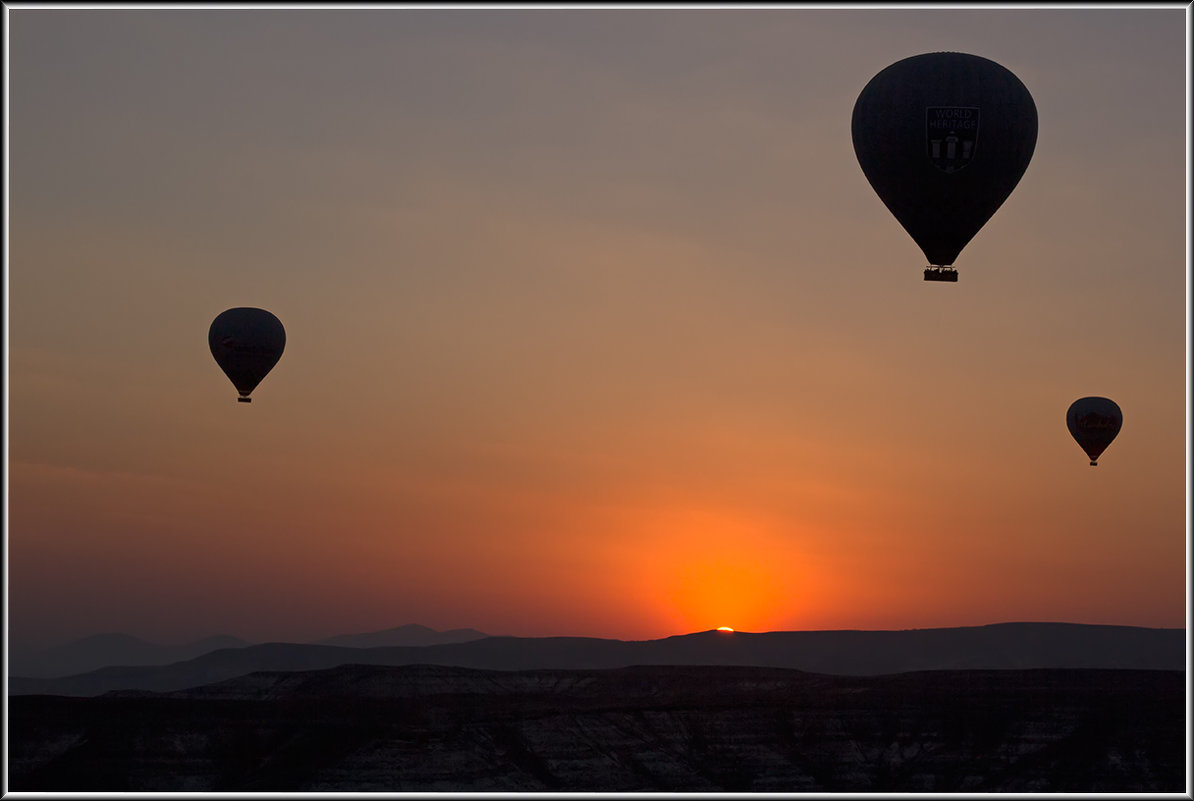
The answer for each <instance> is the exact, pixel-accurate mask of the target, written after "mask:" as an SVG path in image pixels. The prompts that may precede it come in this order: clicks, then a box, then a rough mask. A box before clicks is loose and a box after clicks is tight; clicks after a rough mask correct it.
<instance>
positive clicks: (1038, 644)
mask: <svg viewBox="0 0 1194 801" xmlns="http://www.w3.org/2000/svg"><path fill="white" fill-rule="evenodd" d="M1185 638H1186V632H1185V629H1153V628H1140V627H1134V626H1097V625H1083V624H1075V623H1001V624H994V625H989V626H974V627H962V628H940V629H910V630H905V631H852V630H847V631H788V632H768V633H763V634H752V633H746V632H732V633H731V632H721V631H707V632H699V633H696V634H686V635H678V636H675V637H666V638H664V639H660V640H641V641H630V642H627V641H623V640H607V639H598V638H593V637H537V638H535V637H531V638H524V637H486V638H483V639H479V640H472V641H470V642H463V643H452V644H445V645H431V646H422V647H385V648H344V647H336V646H329V645H300V644H294V643H266V644H262V645H254V646H249V647H246V648H240V649H222V650H219V651H214V652H212V653H208V654H205V655H203V656H200V657H198V658H195V659H192V660H188V661H185V662H177V663H174V664H170V665H163V666H160V667H109V668H104V669H102V670H97V671H93V672H90V673H84V674H80V675H77V676H68V677H63V678H57V679H38V678H30V677H20V676H12V677H10V678H9V694H10V695H29V694H43V695H76V696H93V695H100V694H102V693H106V692H109V691H111V690H122V689H133V690H152V691H157V692H165V691H170V690H181V689H184V688H187V687H197V686H199V685H203V684H210V683H212V682H217V681H222V680H225V679H230V678H234V677H236V676H243V675H246V674H249V673H253V672H257V671H294V670H319V669H323V668H330V667H335V666H337V665H344V664H368V665H412V664H427V665H443V666H454V667H466V668H476V669H487V670H541V669H554V670H578V669H586V670H587V669H603V668H620V667H628V666H632V665H722V666H732V665H741V666H751V667H774V668H788V669H795V670H803V671H809V672H814V673H828V674H839V675H859V676H865V675H881V674H888V673H903V672H907V671H923V670H957V669H985V670H996V669H999V670H1002V669H1017V668H1018V669H1024V668H1102V669H1143V670H1184V669H1185V660H1186V645H1185Z"/></svg>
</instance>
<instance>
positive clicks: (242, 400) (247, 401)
mask: <svg viewBox="0 0 1194 801" xmlns="http://www.w3.org/2000/svg"><path fill="white" fill-rule="evenodd" d="M236 402H237V403H252V402H253V399H252V398H237V399H236Z"/></svg>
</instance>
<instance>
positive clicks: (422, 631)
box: [312, 623, 489, 648]
mask: <svg viewBox="0 0 1194 801" xmlns="http://www.w3.org/2000/svg"><path fill="white" fill-rule="evenodd" d="M488 636H489V635H488V634H485V633H484V632H480V631H477V630H476V629H451V630H449V631H436V630H435V629H429V628H427V627H426V626H420V625H419V624H417V623H409V624H407V625H405V626H398V627H397V628H393V629H385V630H383V631H370V632H366V633H364V634H341V635H339V636H337V637H328V638H327V639H325V640H317V641H316V642H314V643H312V644H313V645H338V646H343V647H345V648H385V647H388V646H395V645H397V646H424V645H449V644H451V643H457V642H470V641H471V640H479V639H481V638H482V637H488Z"/></svg>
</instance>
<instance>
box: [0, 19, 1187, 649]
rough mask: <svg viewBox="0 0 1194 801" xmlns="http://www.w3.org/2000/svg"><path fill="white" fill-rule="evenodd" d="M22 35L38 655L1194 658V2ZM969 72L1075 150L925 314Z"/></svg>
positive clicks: (26, 565) (26, 437) (79, 29)
mask: <svg viewBox="0 0 1194 801" xmlns="http://www.w3.org/2000/svg"><path fill="white" fill-rule="evenodd" d="M7 14H8V18H9V21H10V25H11V32H10V37H11V38H10V45H11V54H10V64H11V67H12V72H11V78H10V81H11V99H10V103H11V107H10V113H11V121H12V122H11V125H10V128H9V134H10V138H11V144H10V159H11V161H10V181H9V192H10V201H11V210H10V217H9V225H10V231H11V241H10V246H9V254H8V255H9V259H8V282H9V287H8V288H9V293H6V295H7V297H8V298H9V301H8V314H9V339H8V343H9V350H8V357H9V358H8V370H9V373H8V375H9V395H8V400H9V407H8V435H9V447H8V467H9V471H8V493H9V494H8V525H7V536H8V549H9V550H8V553H9V563H8V564H9V568H8V591H9V602H10V606H9V617H8V624H9V632H10V636H11V638H12V639H13V641H14V642H17V643H21V644H24V643H29V644H48V643H51V642H57V641H61V640H65V639H69V638H72V637H79V636H84V635H87V634H92V633H96V632H103V631H122V632H126V633H130V634H134V635H137V636H142V637H145V638H147V639H154V640H158V641H162V642H181V641H183V640H185V639H189V638H197V637H199V636H204V635H207V634H213V633H228V634H234V635H237V636H241V637H244V638H246V639H249V640H255V641H263V640H279V639H285V640H294V641H304V640H312V639H317V638H321V637H326V636H331V635H334V634H341V633H352V632H361V631H369V630H375V629H382V628H389V627H392V626H397V625H401V624H404V623H421V624H424V625H428V626H431V627H433V628H438V629H448V628H458V627H473V628H477V629H480V630H482V631H486V632H488V633H493V634H515V635H524V636H539V635H553V634H581V635H593V636H605V637H618V638H622V639H640V638H648V637H659V636H666V635H670V634H676V633H682V632H687V631H695V630H702V629H708V628H715V627H717V626H732V627H733V628H735V629H737V630H740V631H768V630H791V629H821V628H892V629H898V628H915V627H930V626H953V625H977V624H984V623H993V622H1001V621H1012V620H1055V621H1071V622H1085V623H1116V624H1131V625H1144V626H1165V627H1170V626H1179V627H1180V626H1184V625H1185V615H1186V611H1185V610H1186V608H1187V604H1186V583H1187V566H1186V544H1187V541H1188V539H1187V538H1188V528H1187V523H1186V503H1187V497H1186V483H1187V480H1186V472H1187V470H1186V468H1187V465H1188V462H1187V454H1186V441H1187V436H1186V429H1185V425H1186V418H1187V414H1188V399H1187V397H1186V394H1185V393H1186V372H1185V371H1186V365H1187V364H1188V355H1187V350H1186V348H1187V344H1186V343H1187V336H1188V327H1187V318H1188V315H1187V311H1186V305H1185V304H1186V300H1185V298H1186V297H1187V292H1188V275H1189V273H1188V268H1186V267H1185V266H1184V265H1186V257H1185V253H1186V230H1185V221H1186V211H1187V205H1186V194H1185V186H1184V184H1183V179H1184V175H1183V170H1182V169H1181V165H1183V164H1184V160H1185V129H1184V120H1185V82H1184V81H1185V78H1184V76H1185V73H1186V70H1185V38H1184V35H1185V34H1184V31H1185V27H1184V25H1183V24H1182V20H1183V18H1184V14H1185V11H1184V10H1180V9H1168V10H1145V11H1139V10H1119V11H1113V10H1098V11H1095V10H1090V9H1074V10H1065V11H1060V10H1048V11H1046V10H1037V9H1018V10H1003V11H991V10H983V11H978V10H954V11H945V10H931V11H930V10H898V11H889V12H883V13H876V12H873V11H863V10H854V9H844V8H843V9H837V10H832V9H827V10H820V11H814V10H810V9H786V10H784V9H773V10H770V11H765V12H764V11H751V10H723V11H721V12H720V13H719V14H718V15H717V16H716V17H715V16H712V15H709V14H706V13H698V12H696V11H694V10H682V9H677V10H674V11H655V12H644V11H627V10H622V11H616V10H613V11H611V10H607V11H603V12H593V11H589V12H585V13H581V12H579V11H574V12H571V13H568V12H556V13H553V14H545V13H542V12H539V13H537V12H532V11H512V10H501V11H498V10H495V11H487V12H482V11H475V10H474V11H463V12H455V13H452V14H448V13H445V12H435V11H421V12H415V11H409V10H408V11H399V10H375V11H370V12H361V11H356V12H351V13H348V12H331V11H321V12H308V13H297V12H293V11H290V12H286V11H283V10H256V11H246V10H240V11H221V12H215V11H210V10H209V11H202V12H192V13H186V14H184V13H179V12H177V11H120V12H117V11H61V10H60V11H54V12H48V11H38V10H29V9H21V10H11V11H8V12H7ZM943 49H950V50H960V51H964V52H972V53H975V54H978V55H984V56H986V57H988V58H992V59H995V60H996V61H999V62H1000V63H1002V64H1004V65H1005V66H1007V67H1008V68H1009V69H1011V70H1012V71H1013V72H1015V73H1016V74H1017V75H1018V76H1019V77H1020V78H1021V79H1022V80H1023V81H1024V83H1025V84H1026V85H1027V87H1028V88H1029V90H1030V91H1031V92H1032V94H1033V96H1034V99H1035V102H1036V104H1037V107H1038V111H1039V116H1040V135H1039V138H1038V143H1037V148H1036V151H1035V154H1034V157H1033V161H1032V163H1031V165H1030V166H1029V168H1028V172H1027V173H1026V175H1025V177H1024V179H1023V180H1022V181H1021V183H1020V185H1019V186H1018V187H1017V188H1016V190H1015V192H1014V193H1013V195H1012V196H1011V198H1010V199H1009V200H1008V201H1007V203H1006V204H1005V206H1004V207H1003V208H1002V209H1000V210H999V212H997V214H996V215H995V217H994V218H992V220H991V221H990V222H989V223H988V224H987V226H986V227H985V228H984V229H983V230H982V231H981V232H980V233H979V234H978V236H976V237H975V239H974V240H973V241H972V242H971V243H970V245H968V246H967V248H966V249H965V250H964V251H963V253H962V255H961V257H960V258H959V260H958V262H957V265H958V269H959V272H960V279H959V281H958V283H957V284H927V283H925V282H923V281H922V280H921V269H922V267H923V266H924V265H923V256H922V254H920V252H919V250H918V249H917V248H916V246H915V244H914V243H912V241H911V240H910V238H909V237H908V236H907V234H905V233H904V231H903V230H902V229H901V228H900V227H899V226H898V224H897V223H896V222H895V221H894V219H893V218H892V217H891V215H890V214H889V213H888V212H887V210H886V209H885V208H884V207H883V205H882V204H881V203H880V202H879V200H878V199H877V198H876V197H875V195H874V193H873V192H872V191H871V189H870V186H869V185H868V184H867V182H866V179H865V178H864V177H863V175H862V173H861V170H860V169H859V167H858V164H857V161H856V159H855V157H854V154H853V150H852V146H851V143H850V137H849V120H850V113H851V109H852V106H853V103H854V100H855V98H856V97H857V95H858V92H859V91H861V89H862V87H863V86H864V85H865V84H866V82H867V81H868V80H869V79H870V78H871V77H872V76H873V75H874V74H875V73H876V72H878V71H879V70H880V69H882V68H883V67H885V66H887V65H888V64H890V63H892V62H894V61H896V60H898V59H900V58H903V57H906V56H909V55H915V54H918V53H922V52H928V51H932V50H943ZM243 305H248V306H261V307H264V308H267V309H270V310H271V311H273V312H274V313H275V314H276V315H277V316H278V317H279V318H280V319H281V320H282V322H283V324H284V325H285V326H286V331H287V346H286V352H285V354H284V355H283V357H282V359H281V361H280V362H279V364H278V366H277V367H276V368H275V370H274V371H273V373H271V374H270V375H269V376H268V377H267V378H266V379H265V381H264V382H263V383H262V384H261V386H260V387H259V388H258V389H257V390H256V391H255V392H254V394H253V403H252V404H249V405H246V404H238V403H236V402H235V398H236V393H235V390H234V389H233V388H232V386H231V384H230V383H229V382H228V381H227V379H226V378H225V377H224V376H223V375H222V374H221V373H220V371H219V369H218V368H217V366H216V365H215V363H214V362H213V360H212V358H211V355H210V353H209V352H208V349H207V343H206V336H207V327H208V325H209V324H210V322H211V320H212V318H214V317H215V315H216V314H218V313H219V312H221V311H223V310H224V309H226V308H229V307H232V306H243ZM1084 395H1105V396H1107V397H1110V398H1113V399H1115V400H1116V402H1117V403H1118V404H1119V405H1120V407H1121V408H1122V409H1123V413H1124V427H1123V432H1122V433H1121V435H1120V437H1119V439H1117V440H1116V441H1115V442H1114V443H1113V444H1112V445H1111V447H1110V448H1108V450H1107V452H1106V454H1105V455H1104V456H1103V458H1101V459H1100V461H1099V466H1098V467H1097V468H1090V467H1089V466H1088V465H1087V461H1088V460H1087V459H1086V458H1085V456H1084V455H1083V454H1082V452H1081V450H1080V449H1079V448H1078V446H1077V445H1076V444H1075V443H1074V442H1073V441H1072V440H1071V439H1070V437H1069V434H1068V432H1067V431H1066V428H1065V420H1064V418H1065V411H1066V409H1067V407H1068V406H1069V404H1070V403H1071V402H1072V401H1073V400H1074V399H1076V398H1078V397H1081V396H1084Z"/></svg>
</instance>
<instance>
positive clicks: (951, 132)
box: [850, 53, 1037, 281]
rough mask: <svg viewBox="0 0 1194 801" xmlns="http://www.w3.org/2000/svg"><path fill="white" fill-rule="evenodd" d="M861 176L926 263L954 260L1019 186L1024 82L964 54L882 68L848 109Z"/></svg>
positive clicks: (945, 273) (1026, 150)
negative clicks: (849, 109)
mask: <svg viewBox="0 0 1194 801" xmlns="http://www.w3.org/2000/svg"><path fill="white" fill-rule="evenodd" d="M850 131H851V135H852V137H853V139H854V153H855V155H857V156H858V163H859V165H860V166H861V167H862V171H863V173H864V174H865V175H866V179H867V180H868V181H870V184H871V186H872V187H873V188H874V190H875V192H876V194H878V195H879V198H880V199H881V200H882V201H883V203H884V204H885V205H886V206H887V208H888V209H889V210H890V211H891V213H892V214H893V215H895V218H896V220H898V221H899V223H900V225H902V226H904V229H905V230H906V231H907V232H908V233H909V234H910V235H911V236H912V238H913V239H914V240H915V241H916V244H917V245H919V246H920V249H921V250H922V251H924V254H925V257H926V258H927V259H928V260H929V267H927V268H926V269H925V280H926V281H957V280H958V273H957V270H955V269H954V268H953V266H952V265H953V263H954V260H955V259H957V257H958V254H959V253H961V252H962V248H964V247H966V244H967V243H968V242H969V241H970V240H971V239H972V238H973V237H974V235H975V234H977V233H978V231H979V229H981V228H982V227H983V225H985V224H986V222H987V220H989V219H991V215H993V214H994V213H995V211H996V210H997V209H998V208H999V207H1000V206H1001V205H1002V204H1003V201H1005V200H1007V198H1008V195H1010V194H1011V192H1012V190H1013V189H1014V188H1015V187H1016V184H1017V183H1019V181H1020V178H1021V177H1022V176H1023V175H1024V171H1025V170H1027V169H1028V162H1029V161H1030V160H1031V159H1032V151H1033V150H1034V149H1035V147H1036V134H1037V116H1036V104H1035V103H1034V102H1033V100H1032V95H1031V94H1029V93H1028V89H1026V88H1025V86H1024V84H1023V83H1021V82H1020V79H1019V78H1017V77H1016V76H1015V75H1013V74H1012V73H1011V72H1009V71H1008V70H1007V69H1005V68H1004V67H1002V66H1000V65H999V64H996V63H995V62H994V61H990V60H988V59H985V58H982V57H980V56H972V55H968V54H966V53H925V54H923V55H919V56H912V57H911V58H906V59H904V60H902V61H897V62H896V63H894V64H892V65H891V66H889V67H887V68H886V69H884V70H882V71H881V72H879V74H878V75H876V76H875V77H874V78H872V79H871V80H870V82H869V83H868V84H867V85H866V86H865V87H864V88H863V90H862V93H861V94H859V96H858V100H857V101H856V102H855V103H854V114H853V118H852V119H851V123H850Z"/></svg>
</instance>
